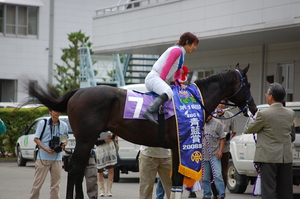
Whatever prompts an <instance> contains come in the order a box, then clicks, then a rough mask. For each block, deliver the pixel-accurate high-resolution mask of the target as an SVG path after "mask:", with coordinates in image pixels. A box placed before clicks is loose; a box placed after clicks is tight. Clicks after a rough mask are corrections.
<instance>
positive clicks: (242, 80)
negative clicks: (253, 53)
mask: <svg viewBox="0 0 300 199" xmlns="http://www.w3.org/2000/svg"><path fill="white" fill-rule="evenodd" d="M235 71H236V72H237V73H238V74H239V77H240V82H241V83H240V86H239V88H238V89H237V91H236V92H235V93H234V94H233V95H231V96H230V97H228V100H230V98H233V97H234V96H236V95H237V94H238V93H239V92H240V91H241V90H242V88H244V92H245V96H246V103H245V104H244V105H243V106H241V107H239V109H240V111H239V112H237V113H236V114H234V115H233V116H231V117H227V118H221V117H216V116H214V115H213V114H215V113H217V111H215V112H212V113H209V112H208V111H207V110H206V108H205V106H204V105H203V104H202V103H200V104H201V106H202V108H203V109H204V110H205V111H206V112H207V113H209V115H211V116H212V117H214V118H216V119H221V120H227V119H231V118H233V117H235V116H237V115H238V114H240V113H242V112H244V111H246V110H247V109H248V107H249V106H248V104H249V102H250V101H251V100H252V99H253V97H252V96H251V95H250V90H249V89H248V87H247V85H246V81H245V78H244V77H243V75H242V73H241V72H240V71H239V70H238V69H235ZM220 104H225V105H228V106H234V107H237V106H236V105H235V104H231V103H224V102H221V103H220Z"/></svg>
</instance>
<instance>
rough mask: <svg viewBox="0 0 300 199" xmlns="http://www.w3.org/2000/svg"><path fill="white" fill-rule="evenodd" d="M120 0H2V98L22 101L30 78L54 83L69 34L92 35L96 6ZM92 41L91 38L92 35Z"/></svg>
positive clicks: (0, 65) (5, 100)
mask: <svg viewBox="0 0 300 199" xmlns="http://www.w3.org/2000/svg"><path fill="white" fill-rule="evenodd" d="M118 2H119V0H101V1H99V0H0V102H10V101H13V102H20V101H21V100H23V99H24V98H26V97H27V96H28V92H27V91H26V89H25V88H26V87H27V86H28V83H29V81H37V82H39V83H42V84H44V83H50V84H51V83H52V82H53V81H54V79H53V77H52V71H53V67H54V64H55V63H58V64H60V65H62V64H63V62H62V61H61V59H60V57H61V55H62V51H61V49H63V48H68V46H69V44H70V43H69V41H68V36H67V34H69V33H71V32H78V31H79V30H81V31H82V32H83V33H85V35H86V36H91V38H92V36H93V31H92V30H93V25H92V24H93V16H95V9H97V8H100V7H105V6H109V5H116V4H117V3H118ZM91 42H93V41H92V39H91Z"/></svg>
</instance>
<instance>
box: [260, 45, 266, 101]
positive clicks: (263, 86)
mask: <svg viewBox="0 0 300 199" xmlns="http://www.w3.org/2000/svg"><path fill="white" fill-rule="evenodd" d="M265 50H266V46H265V45H262V48H261V66H260V81H259V85H260V86H259V104H263V103H264V96H265V92H264V90H265V89H264V88H265V81H264V80H265Z"/></svg>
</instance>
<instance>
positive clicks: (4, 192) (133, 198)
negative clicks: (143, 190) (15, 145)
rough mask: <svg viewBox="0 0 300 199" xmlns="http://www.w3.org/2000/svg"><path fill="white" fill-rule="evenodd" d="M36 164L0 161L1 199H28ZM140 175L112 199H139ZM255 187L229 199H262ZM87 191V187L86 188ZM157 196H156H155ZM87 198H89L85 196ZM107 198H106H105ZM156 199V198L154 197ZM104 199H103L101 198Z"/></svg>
mask: <svg viewBox="0 0 300 199" xmlns="http://www.w3.org/2000/svg"><path fill="white" fill-rule="evenodd" d="M33 175H34V164H33V163H28V164H27V166H26V167H18V166H17V163H16V162H1V161H0V199H16V198H17V199H28V198H29V193H30V190H31V186H32V183H33ZM138 177H139V173H130V174H128V175H126V174H121V179H120V182H118V183H114V184H113V198H112V199H137V198H138V190H139V178H138ZM66 179H67V175H66V172H64V171H63V177H62V181H61V191H60V197H61V199H63V198H65V190H66ZM49 184H50V182H49V177H47V179H46V181H45V183H44V186H43V188H42V190H41V197H40V198H41V199H44V198H49V186H50V185H49ZM252 189H253V186H251V185H250V186H248V189H247V190H246V192H245V193H244V194H231V193H229V192H228V191H227V193H226V194H227V195H226V198H228V199H260V198H261V197H254V196H252V195H251V193H252ZM84 190H85V187H84ZM294 193H295V195H294V198H295V199H296V198H297V199H299V198H300V187H296V186H294ZM154 196H155V194H154ZM85 198H87V196H85ZM105 198H106V197H105ZM153 198H155V197H153ZM182 198H183V199H188V192H187V191H184V192H183V197H182ZM197 198H202V192H201V191H200V192H197ZM101 199H102V198H101Z"/></svg>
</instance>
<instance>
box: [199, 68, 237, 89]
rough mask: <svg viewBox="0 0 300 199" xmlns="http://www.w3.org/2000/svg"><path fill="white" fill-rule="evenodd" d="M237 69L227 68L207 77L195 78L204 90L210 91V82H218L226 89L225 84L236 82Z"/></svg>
mask: <svg viewBox="0 0 300 199" xmlns="http://www.w3.org/2000/svg"><path fill="white" fill-rule="evenodd" d="M236 78H237V75H236V71H235V70H225V71H222V72H220V73H217V74H214V75H211V76H209V77H207V78H203V79H197V80H195V82H194V83H195V84H196V85H197V86H198V87H199V88H200V89H201V91H203V92H210V91H209V90H208V88H211V87H209V85H210V84H212V83H218V84H219V86H220V88H221V89H224V88H225V86H227V85H230V84H232V83H233V82H236Z"/></svg>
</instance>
